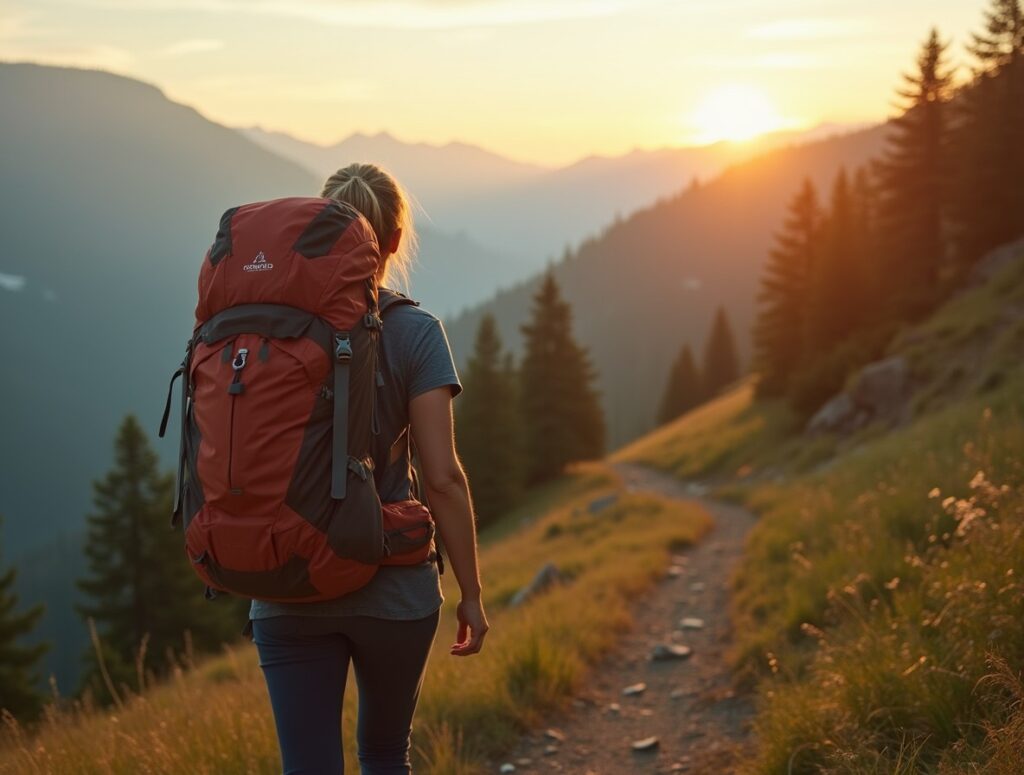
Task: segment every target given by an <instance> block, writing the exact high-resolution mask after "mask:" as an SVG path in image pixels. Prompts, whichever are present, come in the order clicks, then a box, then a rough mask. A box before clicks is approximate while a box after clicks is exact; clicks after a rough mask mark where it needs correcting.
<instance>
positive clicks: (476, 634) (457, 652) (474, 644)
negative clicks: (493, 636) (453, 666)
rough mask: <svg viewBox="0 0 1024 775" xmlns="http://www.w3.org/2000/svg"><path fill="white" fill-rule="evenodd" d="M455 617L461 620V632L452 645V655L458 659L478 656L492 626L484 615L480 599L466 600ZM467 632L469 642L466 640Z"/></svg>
mask: <svg viewBox="0 0 1024 775" xmlns="http://www.w3.org/2000/svg"><path fill="white" fill-rule="evenodd" d="M455 615H456V617H457V618H458V620H459V631H458V634H457V635H456V636H455V637H456V639H457V640H456V642H455V643H453V644H452V650H451V654H452V655H454V656H456V657H468V656H469V655H470V654H476V653H477V652H478V651H480V649H482V648H483V645H484V636H485V635H486V634H487V630H488V629H490V626H489V625H488V624H487V616H486V614H484V604H483V602H481V600H480V599H479V598H470V599H468V600H467V599H465V598H463V600H462V601H461V602H460V603H459V606H458V608H456V609H455ZM467 631H468V634H469V640H468V641H467V640H466V635H467Z"/></svg>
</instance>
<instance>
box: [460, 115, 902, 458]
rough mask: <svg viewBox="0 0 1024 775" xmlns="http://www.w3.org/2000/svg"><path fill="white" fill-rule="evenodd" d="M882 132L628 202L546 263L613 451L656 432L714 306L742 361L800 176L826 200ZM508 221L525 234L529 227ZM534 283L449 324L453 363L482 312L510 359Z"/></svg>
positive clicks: (784, 154)
mask: <svg viewBox="0 0 1024 775" xmlns="http://www.w3.org/2000/svg"><path fill="white" fill-rule="evenodd" d="M883 133H884V128H873V129H869V130H864V131H860V132H855V133H851V134H848V135H844V136H841V137H835V138H830V139H827V140H822V141H819V142H814V143H809V144H806V145H798V146H794V147H790V148H783V149H779V150H775V151H772V152H770V153H767V154H765V155H763V156H761V157H759V158H757V159H753V160H750V161H747V162H744V163H742V164H737V165H736V166H735V167H732V168H731V169H729V170H727V171H726V172H725V173H723V174H722V175H721V176H719V177H717V178H715V179H713V180H711V181H708V182H705V183H704V184H702V185H700V186H696V187H689V188H686V186H687V183H688V182H689V181H688V180H680V181H679V186H678V191H679V192H680V193H679V194H678V195H676V196H672V197H668V198H665V199H664V200H662V201H660V202H657V203H656V204H653V205H649V206H644V205H645V203H643V202H637V206H643V209H640V210H638V211H635V212H633V213H632V214H631V215H628V217H625V213H624V217H623V218H622V219H621V220H617V221H615V222H614V223H612V224H610V225H609V226H608V227H607V228H605V229H604V230H603V231H602V232H601V233H600V234H596V235H594V237H592V238H590V239H587V240H584V241H583V242H582V243H581V244H580V245H578V246H575V248H574V250H573V252H572V255H571V256H570V257H569V259H568V260H567V261H561V262H559V263H557V264H555V266H554V273H555V276H556V278H557V280H558V282H559V284H560V285H561V288H562V291H563V293H564V295H565V297H566V299H567V300H568V301H569V302H570V303H571V304H572V308H573V319H574V333H575V334H576V336H577V338H578V340H579V341H580V342H581V343H582V344H584V345H585V346H586V347H587V348H588V349H589V351H590V354H591V356H592V358H593V361H594V364H595V366H596V369H597V371H598V374H599V378H598V386H599V388H600V390H601V392H602V398H603V402H604V406H605V409H606V414H607V420H608V430H609V440H610V443H611V445H613V446H615V445H620V444H623V443H625V442H627V441H629V440H630V439H633V438H636V437H638V436H640V435H641V434H643V433H645V432H647V431H649V430H650V429H651V428H653V427H654V424H655V423H654V415H655V409H656V407H657V405H658V400H659V399H660V397H661V391H662V389H663V388H664V385H665V380H666V377H667V375H668V370H669V365H670V364H671V363H672V360H673V359H674V358H675V357H676V355H677V354H678V352H679V349H680V347H681V346H682V345H683V343H684V342H685V341H688V342H689V343H690V345H691V346H693V347H694V348H695V349H697V350H698V351H699V348H700V347H701V346H702V345H703V342H704V339H705V337H706V335H707V332H708V330H709V329H710V327H711V322H712V319H713V317H714V313H715V309H716V308H717V307H718V305H720V304H721V305H725V307H726V309H727V310H728V313H729V316H730V319H731V321H732V323H733V328H734V330H735V331H736V332H737V334H738V336H739V347H740V350H741V354H742V355H743V356H744V357H746V355H747V353H748V352H749V346H748V341H747V339H748V337H747V332H749V330H750V326H751V324H752V322H753V315H754V301H755V295H756V291H757V287H758V282H759V278H760V274H761V266H762V263H763V261H764V258H765V256H766V255H767V252H768V248H769V246H770V243H771V240H772V233H773V231H774V230H775V229H776V228H777V226H778V224H779V222H780V221H781V219H782V216H783V211H784V208H785V202H786V199H787V198H788V196H789V194H790V193H791V192H794V191H796V190H797V187H798V186H799V185H800V182H801V180H802V179H803V178H804V177H805V176H809V177H810V178H811V179H812V180H814V182H815V183H816V185H818V186H819V190H827V187H828V186H829V185H830V184H831V179H832V176H833V175H834V174H835V173H836V172H837V171H838V170H839V168H840V167H842V166H846V167H847V168H848V169H853V168H855V167H856V166H857V165H859V164H861V163H863V162H865V161H866V160H867V159H869V158H871V157H872V156H873V155H874V154H875V153H877V152H878V150H879V149H880V147H881V143H882V138H883ZM684 189H685V190H684ZM560 206H561V207H564V208H566V209H572V208H573V207H574V204H573V202H572V200H571V199H567V200H564V201H563V203H562V204H561V205H560ZM626 212H627V213H628V211H626ZM512 222H513V223H515V225H516V226H517V227H518V228H520V229H521V230H524V231H529V230H530V229H531V228H532V227H531V225H530V224H531V221H530V220H529V219H518V220H515V221H512ZM537 282H538V281H537V278H536V277H534V278H531V279H530V280H529V281H527V282H524V283H522V284H520V285H517V286H515V287H513V288H509V289H508V290H504V291H502V292H500V293H498V294H496V295H495V297H494V298H493V299H492V300H491V301H489V302H487V303H485V304H481V305H479V306H477V307H475V308H473V309H471V310H470V311H468V312H467V313H465V314H464V315H460V316H458V317H456V318H454V319H453V320H451V321H450V325H449V327H448V330H449V335H450V338H451V342H452V347H453V349H454V350H455V352H456V355H457V356H458V358H459V359H460V362H461V361H462V360H464V359H465V358H466V357H467V356H468V354H469V352H470V351H471V348H472V343H473V336H474V333H475V331H476V328H477V326H478V325H479V322H480V319H481V317H482V315H483V314H484V313H485V312H490V313H493V314H494V315H495V318H496V320H497V323H498V327H499V329H500V333H501V336H502V338H503V340H504V341H505V342H506V343H507V344H509V345H511V346H512V347H513V348H514V349H516V350H518V348H519V343H520V340H521V336H520V331H519V326H520V324H522V323H524V322H525V321H526V319H527V317H528V315H529V309H530V299H531V296H532V294H533V293H534V292H535V289H536V287H537Z"/></svg>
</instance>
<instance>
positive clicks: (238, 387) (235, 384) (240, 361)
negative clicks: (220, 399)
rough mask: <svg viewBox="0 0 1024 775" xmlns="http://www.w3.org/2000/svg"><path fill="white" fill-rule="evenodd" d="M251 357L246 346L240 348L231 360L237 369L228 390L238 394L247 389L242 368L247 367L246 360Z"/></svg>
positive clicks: (232, 393)
mask: <svg viewBox="0 0 1024 775" xmlns="http://www.w3.org/2000/svg"><path fill="white" fill-rule="evenodd" d="M248 358H249V350H248V348H246V347H241V348H239V350H238V355H236V356H235V359H234V360H233V361H232V362H231V368H232V369H234V371H235V376H234V379H232V380H231V384H230V385H228V392H229V393H230V394H231V395H233V396H237V395H239V394H240V393H242V391H244V390H245V385H244V384H243V383H242V369H244V368H245V362H246V360H248Z"/></svg>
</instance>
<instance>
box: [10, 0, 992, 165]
mask: <svg viewBox="0 0 1024 775" xmlns="http://www.w3.org/2000/svg"><path fill="white" fill-rule="evenodd" d="M987 6H988V2H987V0H858V2H856V3H851V2H849V1H848V0H673V1H669V2H666V1H664V0H546V1H545V0H31V2H28V1H27V0H2V4H0V58H2V59H4V60H7V61H35V62H41V63H48V64H60V65H70V66H78V67H94V68H99V69H104V70H110V71H113V72H116V73H121V74H124V75H128V76H131V77H135V78H139V79H141V80H144V81H147V82H150V83H153V84H155V85H157V86H159V87H160V88H161V89H163V90H164V92H165V94H167V96H168V97H170V98H171V99H174V100H176V101H179V102H183V103H186V104H188V105H191V106H193V107H195V108H196V109H198V110H199V111H200V112H201V113H202V114H203V115H205V116H207V117H208V118H210V119H212V120H214V121H218V122H220V123H224V124H227V125H229V126H251V125H259V126H262V127H264V128H265V129H271V130H279V131H285V132H288V133H290V134H293V135H295V136H296V137H299V138H302V139H305V140H310V141H314V142H318V143H322V144H328V143H332V142H336V141H338V140H341V139H342V138H344V137H346V136H348V135H350V134H352V133H353V132H357V131H360V132H365V133H376V132H380V131H387V132H389V133H390V134H392V135H394V136H395V137H397V138H399V139H401V140H405V141H409V142H428V143H434V144H443V143H446V142H450V141H461V142H467V143H472V144H475V145H479V146H482V147H484V148H487V149H489V150H492V151H495V152H498V153H501V154H503V155H505V156H508V157H510V158H513V159H517V160H521V161H526V162H532V163H536V164H542V165H546V166H559V165H564V164H568V163H571V162H573V161H575V160H578V159H580V158H583V157H586V156H589V155H592V154H600V155H619V154H623V153H626V152H628V151H630V150H632V149H634V148H644V149H653V148H660V147H665V146H680V145H695V144H703V143H707V142H712V141H715V140H719V139H738V140H741V139H745V138H747V137H749V136H751V135H755V134H757V133H759V132H763V131H770V130H775V129H799V128H809V127H813V126H815V125H817V124H820V123H823V122H839V123H861V122H866V121H877V120H882V119H884V118H886V117H887V116H889V115H892V113H893V112H894V107H893V105H894V95H895V89H896V88H897V86H898V85H899V82H900V73H901V72H904V71H908V70H912V68H913V65H914V60H915V57H916V54H917V51H918V49H919V46H920V44H921V43H922V42H923V40H924V39H925V37H926V36H927V34H928V31H929V29H930V28H931V26H932V25H936V26H938V28H939V31H940V33H941V34H942V35H943V36H944V38H945V39H948V40H951V41H952V46H951V47H950V57H951V61H952V62H953V63H956V64H961V65H965V64H967V63H968V61H969V58H968V56H967V54H966V52H965V49H964V43H965V42H966V41H967V39H968V35H969V32H970V31H972V30H977V29H979V28H980V25H981V22H982V13H983V10H984V8H985V7H987Z"/></svg>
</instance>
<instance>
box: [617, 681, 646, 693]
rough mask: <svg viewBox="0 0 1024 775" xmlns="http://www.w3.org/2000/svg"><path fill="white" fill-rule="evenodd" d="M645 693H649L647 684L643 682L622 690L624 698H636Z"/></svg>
mask: <svg viewBox="0 0 1024 775" xmlns="http://www.w3.org/2000/svg"><path fill="white" fill-rule="evenodd" d="M645 691H647V684H645V683H644V682H643V681H641V682H640V683H636V684H630V685H629V686H627V687H626V688H625V689H623V690H622V695H623V696H624V697H635V696H636V695H638V694H643V693H644V692H645Z"/></svg>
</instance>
